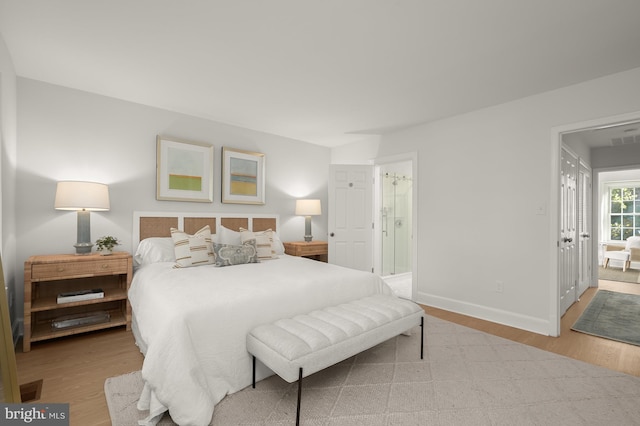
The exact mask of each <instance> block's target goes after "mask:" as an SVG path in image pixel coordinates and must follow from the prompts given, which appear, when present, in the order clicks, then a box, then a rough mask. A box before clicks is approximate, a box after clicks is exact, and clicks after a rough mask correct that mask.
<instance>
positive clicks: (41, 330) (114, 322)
mask: <svg viewBox="0 0 640 426" xmlns="http://www.w3.org/2000/svg"><path fill="white" fill-rule="evenodd" d="M107 312H109V314H110V317H111V318H110V319H109V321H105V322H101V323H96V324H90V325H79V326H76V327H68V328H64V329H59V330H56V329H53V328H52V326H51V321H40V322H37V323H35V324H34V325H33V329H32V332H31V341H32V342H40V341H43V340H49V339H55V338H57V337H64V336H72V335H75V334H80V333H86V332H88V331H96V330H104V329H106V328H111V327H118V326H126V325H127V319H126V316H125V315H124V313H122V312H121V311H118V310H112V311H107Z"/></svg>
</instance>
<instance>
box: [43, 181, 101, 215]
mask: <svg viewBox="0 0 640 426" xmlns="http://www.w3.org/2000/svg"><path fill="white" fill-rule="evenodd" d="M54 207H55V209H56V210H88V211H89V210H94V211H106V210H109V208H110V206H109V187H108V186H107V185H105V184H103V183H96V182H78V181H62V182H58V187H57V188H56V200H55V203H54Z"/></svg>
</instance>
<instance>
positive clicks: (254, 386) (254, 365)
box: [253, 356, 256, 389]
mask: <svg viewBox="0 0 640 426" xmlns="http://www.w3.org/2000/svg"><path fill="white" fill-rule="evenodd" d="M253 388H254V389H255V388H256V357H255V356H254V357H253Z"/></svg>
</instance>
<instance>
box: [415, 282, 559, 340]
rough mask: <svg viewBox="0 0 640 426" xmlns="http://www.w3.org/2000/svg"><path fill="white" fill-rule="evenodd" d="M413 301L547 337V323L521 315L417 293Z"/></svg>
mask: <svg viewBox="0 0 640 426" xmlns="http://www.w3.org/2000/svg"><path fill="white" fill-rule="evenodd" d="M414 301H416V302H417V303H420V304H423V305H427V306H433V307H434V308H439V309H444V310H446V311H450V312H455V313H458V314H462V315H467V316H470V317H474V318H479V319H482V320H485V321H491V322H495V323H498V324H502V325H506V326H509V327H515V328H519V329H521V330H526V331H530V332H532V333H537V334H542V335H543V336H549V330H550V328H549V321H545V320H541V319H540V318H534V317H530V316H527V315H522V314H519V313H517V312H510V311H505V310H502V309H496V308H490V307H487V306H480V305H475V304H472V303H467V302H462V301H459V300H453V299H448V298H446V297H440V296H434V295H432V294H427V293H421V292H418V294H417V295H416V297H415V298H414Z"/></svg>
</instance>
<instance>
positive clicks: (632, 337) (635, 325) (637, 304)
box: [571, 290, 640, 346]
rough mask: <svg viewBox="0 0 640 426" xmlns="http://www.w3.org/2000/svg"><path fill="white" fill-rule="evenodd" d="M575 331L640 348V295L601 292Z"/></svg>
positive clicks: (580, 319) (586, 310) (590, 304)
mask: <svg viewBox="0 0 640 426" xmlns="http://www.w3.org/2000/svg"><path fill="white" fill-rule="evenodd" d="M571 329H572V330H575V331H580V332H582V333H587V334H591V335H593V336H598V337H604V338H605V339H610V340H617V341H619V342H624V343H631V344H632V345H636V346H640V296H639V295H635V294H625V293H617V292H615V291H609V290H598V292H597V293H596V295H595V296H593V299H591V302H589V306H587V308H586V309H585V310H584V312H583V313H582V315H580V318H578V321H576V323H575V324H573V327H571Z"/></svg>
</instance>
